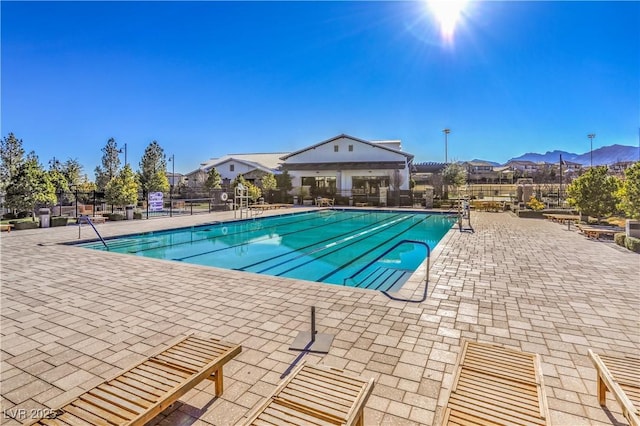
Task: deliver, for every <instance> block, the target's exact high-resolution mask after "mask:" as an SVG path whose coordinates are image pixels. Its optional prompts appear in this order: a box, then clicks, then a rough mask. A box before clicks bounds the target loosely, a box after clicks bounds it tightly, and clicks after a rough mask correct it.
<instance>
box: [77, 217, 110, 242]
mask: <svg viewBox="0 0 640 426" xmlns="http://www.w3.org/2000/svg"><path fill="white" fill-rule="evenodd" d="M83 219H84V221H85V222H87V223H88V224H89V225H91V227H92V228H93V230H94V231H96V235H97V236H98V238H100V241H102V244H104V247H105V248H106V249H107V250H109V246H108V245H107V243H106V242H105V241H104V238H102V235H100V233H99V232H98V230H97V229H96V227H95V226H94V225H93V222H91V219H89V216H80V217H79V218H78V236H80V227H81V226H82V220H83Z"/></svg>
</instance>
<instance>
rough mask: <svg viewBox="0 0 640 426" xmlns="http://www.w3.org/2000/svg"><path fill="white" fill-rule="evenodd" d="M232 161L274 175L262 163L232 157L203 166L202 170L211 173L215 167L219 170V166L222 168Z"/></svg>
mask: <svg viewBox="0 0 640 426" xmlns="http://www.w3.org/2000/svg"><path fill="white" fill-rule="evenodd" d="M231 161H235V162H236V163H241V164H246V165H247V166H249V167H253V169H257V170H262V171H263V172H265V173H273V169H270V168H269V167H265V166H263V165H262V164H260V163H256V162H255V161H249V160H245V159H242V158H236V157H230V156H225V157H223V159H222V161H216V162H215V163H212V164H208V165H206V166H203V167H202V169H203V170H205V171H209V170H211V169H212V168H214V167H216V168H217V167H218V166H221V165H222V164H225V163H229V162H231Z"/></svg>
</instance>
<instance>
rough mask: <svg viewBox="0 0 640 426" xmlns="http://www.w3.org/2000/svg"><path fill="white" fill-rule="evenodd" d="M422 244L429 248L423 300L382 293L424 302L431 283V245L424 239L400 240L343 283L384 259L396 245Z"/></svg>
mask: <svg viewBox="0 0 640 426" xmlns="http://www.w3.org/2000/svg"><path fill="white" fill-rule="evenodd" d="M408 243H411V244H420V245H423V246H425V247H426V248H427V273H426V276H425V285H424V295H423V297H422V299H421V300H409V299H401V298H398V297H395V296H391V295H390V294H389V293H387V292H386V291H382V293H383V294H384V295H385V296H387V297H388V298H390V299H392V300H398V301H402V302H412V303H420V302H424V301H425V300H426V299H427V288H428V285H429V269H430V258H431V248H430V247H429V244H427V243H425V242H424V241H417V240H402V241H398V242H397V243H396V244H394V245H393V246H392V247H391V248H389V249H387V250H385V251H384V253H382V254H381V255H379V256H378V257H376V258H375V259H373V260H372V261H371V262H369V263H367V264H366V265H365V266H363V267H362V268H360V269H359V270H358V271H357V272H355V273H354V274H352V275H351V276H350V277H347V278H345V279H344V280H343V281H342V283H343V284H344V285H346V283H347V280H350V279H353V277H355V276H357V275H358V274H360V273H361V272H362V271H364V270H365V269H367V268H368V267H369V266H371V265H373V264H374V263H376V262H377V261H378V260H380V259H382V258H383V257H384V256H386V255H387V254H389V253H390V252H392V251H393V250H395V249H396V247H398V246H400V245H402V244H408Z"/></svg>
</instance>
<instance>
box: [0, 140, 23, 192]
mask: <svg viewBox="0 0 640 426" xmlns="http://www.w3.org/2000/svg"><path fill="white" fill-rule="evenodd" d="M23 162H24V149H23V148H22V139H17V138H16V137H15V135H14V134H13V133H9V135H8V136H7V137H5V138H3V139H2V142H0V192H4V190H5V189H6V187H7V185H9V184H10V183H11V181H12V179H13V176H15V174H16V171H17V170H18V168H19V167H20V165H21V164H22V163H23Z"/></svg>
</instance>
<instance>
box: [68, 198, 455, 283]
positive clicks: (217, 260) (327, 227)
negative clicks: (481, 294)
mask: <svg viewBox="0 0 640 426" xmlns="http://www.w3.org/2000/svg"><path fill="white" fill-rule="evenodd" d="M454 222H455V218H451V217H449V216H446V215H442V214H432V213H413V212H402V211H384V212H383V211H362V210H357V211H355V210H344V211H341V210H317V211H312V212H304V213H295V214H288V215H281V216H270V217H264V218H256V219H249V220H242V221H234V222H224V223H214V224H210V225H202V226H196V227H190V228H180V229H174V230H167V231H160V232H151V233H144V234H138V235H128V236H125V237H120V238H114V239H109V240H107V241H106V243H107V245H108V246H109V251H111V252H118V253H126V254H131V255H135V256H144V257H152V258H157V259H166V260H172V261H178V262H187V263H193V264H198V265H205V266H214V267H218V268H226V269H234V270H238V271H245V272H252V273H257V274H266V275H273V276H280V277H289V278H297V279H303V280H308V281H316V282H321V283H328V284H338V285H346V286H351V287H361V288H368V289H373V290H381V291H396V290H398V289H399V288H400V287H401V286H402V284H404V282H405V281H406V280H407V279H408V278H409V276H410V275H411V274H412V273H413V272H414V271H415V270H416V269H417V267H418V266H419V265H420V264H421V263H422V261H423V260H424V259H425V257H426V256H427V248H426V247H425V245H428V246H429V248H430V249H433V248H434V247H435V246H436V245H437V244H438V242H439V241H440V240H441V239H442V237H443V236H444V235H445V234H446V233H447V231H448V230H449V229H450V228H451V226H452V224H453V223H454ZM81 246H83V247H87V248H91V249H96V250H106V248H105V247H104V246H103V245H102V243H101V242H91V243H84V244H81Z"/></svg>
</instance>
